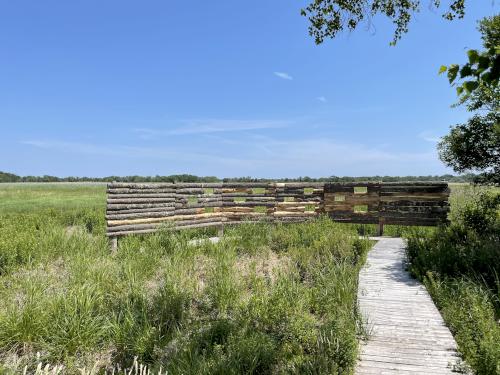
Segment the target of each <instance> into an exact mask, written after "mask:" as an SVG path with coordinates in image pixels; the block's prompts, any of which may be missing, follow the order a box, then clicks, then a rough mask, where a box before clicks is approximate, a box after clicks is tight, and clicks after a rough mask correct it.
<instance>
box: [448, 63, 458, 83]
mask: <svg viewBox="0 0 500 375" xmlns="http://www.w3.org/2000/svg"><path fill="white" fill-rule="evenodd" d="M458 68H459V66H458V65H457V64H451V65H450V67H449V68H448V81H450V83H453V81H454V80H455V78H457V74H458Z"/></svg>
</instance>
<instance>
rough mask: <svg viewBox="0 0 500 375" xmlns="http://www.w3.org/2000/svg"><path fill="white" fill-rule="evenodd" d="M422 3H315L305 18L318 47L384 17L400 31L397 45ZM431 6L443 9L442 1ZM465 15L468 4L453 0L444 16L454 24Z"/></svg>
mask: <svg viewBox="0 0 500 375" xmlns="http://www.w3.org/2000/svg"><path fill="white" fill-rule="evenodd" d="M422 3H423V1H421V0H313V1H312V2H311V3H310V4H309V5H308V6H307V7H305V8H304V9H302V11H301V14H302V15H303V16H305V17H307V18H308V19H309V22H310V25H309V34H310V35H311V36H312V37H314V41H315V42H316V44H321V43H323V41H324V40H325V39H326V38H334V37H335V36H336V35H337V34H338V33H339V32H341V31H344V30H349V31H352V30H354V29H356V27H358V26H359V24H360V23H362V22H364V21H370V20H371V18H373V17H374V16H376V15H383V16H386V17H387V18H389V19H390V20H391V21H392V22H393V24H394V25H395V27H396V29H395V32H394V37H393V40H392V42H391V44H393V45H394V44H396V42H397V41H398V40H399V39H401V36H402V35H403V34H405V33H406V32H408V25H409V24H410V21H411V19H412V17H413V16H414V14H415V13H417V12H419V11H420V9H421V7H422ZM429 6H431V7H434V8H440V7H441V0H429ZM464 14H465V0H450V1H449V6H448V7H447V8H446V11H445V12H444V13H443V14H442V16H443V18H445V19H447V20H453V19H455V18H462V17H463V16H464Z"/></svg>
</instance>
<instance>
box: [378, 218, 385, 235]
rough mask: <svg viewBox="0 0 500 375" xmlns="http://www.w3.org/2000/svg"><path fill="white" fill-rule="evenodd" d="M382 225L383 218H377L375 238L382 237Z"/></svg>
mask: <svg viewBox="0 0 500 375" xmlns="http://www.w3.org/2000/svg"><path fill="white" fill-rule="evenodd" d="M384 223H385V219H384V218H383V217H379V218H378V230H377V236H383V235H384Z"/></svg>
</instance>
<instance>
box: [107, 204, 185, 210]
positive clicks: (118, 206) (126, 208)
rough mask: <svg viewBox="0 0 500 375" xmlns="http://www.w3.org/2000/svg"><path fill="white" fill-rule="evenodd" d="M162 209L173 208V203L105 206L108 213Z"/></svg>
mask: <svg viewBox="0 0 500 375" xmlns="http://www.w3.org/2000/svg"><path fill="white" fill-rule="evenodd" d="M162 207H175V203H173V202H169V203H136V204H109V203H108V205H107V209H108V211H116V210H130V209H136V208H162Z"/></svg>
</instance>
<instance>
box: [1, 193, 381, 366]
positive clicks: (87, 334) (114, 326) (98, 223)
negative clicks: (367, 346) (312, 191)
mask: <svg viewBox="0 0 500 375" xmlns="http://www.w3.org/2000/svg"><path fill="white" fill-rule="evenodd" d="M104 192H105V189H104V186H92V185H83V186H82V185H77V186H73V185H2V186H0V197H1V199H0V202H1V203H0V204H1V206H0V301H2V303H1V304H0V373H2V374H4V373H6V374H11V373H12V374H14V373H20V372H22V371H23V370H24V369H25V368H27V370H28V373H30V372H33V371H34V370H35V368H36V366H38V365H39V364H40V363H41V364H42V365H43V366H45V365H46V364H51V365H52V366H58V365H60V366H64V373H67V374H80V373H81V372H80V370H79V369H80V368H86V369H87V370H90V369H94V370H95V371H94V373H98V372H99V371H104V370H110V371H111V370H112V369H118V368H122V369H123V368H124V367H128V366H131V365H132V364H133V362H134V358H137V361H138V362H140V363H143V364H147V365H148V366H149V368H150V369H152V370H153V371H159V370H160V368H161V369H162V370H167V371H168V372H169V373H172V374H241V373H247V374H266V373H269V374H270V373H276V374H279V373H283V374H284V373H297V374H299V373H300V374H302V373H334V374H335V373H338V374H346V373H351V372H352V370H353V367H354V364H355V362H356V356H357V348H358V341H359V339H360V338H361V337H363V335H364V334H365V333H364V330H363V327H364V325H363V322H362V320H361V317H360V316H359V314H358V310H357V303H356V293H357V275H358V271H359V268H360V266H361V265H362V263H363V261H364V257H365V254H366V252H367V250H368V248H369V247H370V246H371V243H370V242H369V241H366V240H359V239H357V232H356V228H355V227H349V226H342V225H339V224H335V223H333V222H331V221H330V220H329V219H318V220H316V221H314V222H312V223H307V224H306V223H304V224H291V225H286V226H285V225H266V224H259V225H255V224H244V225H241V226H239V227H235V228H228V229H227V230H226V235H225V237H224V239H223V240H222V241H221V242H219V243H218V244H215V245H214V244H210V243H203V244H200V245H197V246H191V245H188V240H189V239H191V238H193V237H199V236H206V235H209V234H210V230H208V231H198V232H191V231H184V232H179V233H157V234H154V235H149V236H145V237H128V238H125V239H123V240H122V241H121V243H120V251H119V252H118V253H117V254H116V255H114V256H112V255H111V254H110V250H109V244H108V241H107V239H106V237H105V235H104V228H105V222H104V203H105V193H104Z"/></svg>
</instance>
